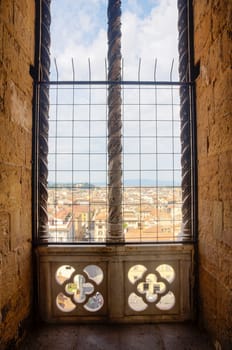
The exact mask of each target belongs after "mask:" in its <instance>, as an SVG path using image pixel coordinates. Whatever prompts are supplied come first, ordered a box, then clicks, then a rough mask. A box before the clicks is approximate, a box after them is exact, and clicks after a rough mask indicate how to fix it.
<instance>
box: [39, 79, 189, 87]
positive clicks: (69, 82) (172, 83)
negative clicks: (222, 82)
mask: <svg viewBox="0 0 232 350" xmlns="http://www.w3.org/2000/svg"><path fill="white" fill-rule="evenodd" d="M36 84H38V85H151V86H152V85H153V86H159V85H170V86H191V85H193V82H181V81H149V80H148V81H136V80H128V81H125V80H122V81H105V80H93V81H89V80H79V81H72V80H64V81H54V80H51V81H38V82H36Z"/></svg>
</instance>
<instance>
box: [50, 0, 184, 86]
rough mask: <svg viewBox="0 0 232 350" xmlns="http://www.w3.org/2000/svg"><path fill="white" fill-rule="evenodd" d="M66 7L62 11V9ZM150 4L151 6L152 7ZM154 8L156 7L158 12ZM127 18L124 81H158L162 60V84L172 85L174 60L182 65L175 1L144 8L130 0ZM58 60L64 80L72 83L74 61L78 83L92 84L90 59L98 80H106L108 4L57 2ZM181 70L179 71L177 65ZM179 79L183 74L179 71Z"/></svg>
mask: <svg viewBox="0 0 232 350" xmlns="http://www.w3.org/2000/svg"><path fill="white" fill-rule="evenodd" d="M61 3H62V5H61ZM149 3H150V4H149ZM152 5H153V7H152ZM123 10H124V12H123V14H122V53H123V58H124V79H128V80H129V79H133V80H136V79H137V75H138V60H139V58H141V59H142V66H141V79H147V80H152V79H153V75H154V60H155V58H157V60H158V65H157V78H158V79H162V80H168V79H169V71H170V66H171V62H172V59H173V58H174V59H175V61H176V63H177V56H178V54H177V35H178V34H177V9H176V2H175V1H173V0H162V1H159V2H158V1H156V2H154V1H152V2H151V1H149V0H147V1H146V2H145V1H144V2H139V1H137V0H128V1H127V2H125V4H124V6H123ZM53 11H54V16H53V22H54V24H53V27H52V43H53V44H52V50H51V51H52V56H55V57H56V58H57V62H58V66H59V75H60V79H68V80H71V79H72V66H71V58H72V57H73V58H74V59H75V67H76V70H77V72H78V73H77V74H78V79H88V74H89V73H88V58H90V59H91V72H92V79H100V78H101V79H103V80H104V79H105V62H104V60H105V58H106V56H107V34H106V30H107V28H106V26H107V23H106V22H107V18H106V12H107V5H106V1H104V0H89V1H85V0H78V1H77V2H76V1H71V0H66V2H65V4H64V1H62V2H61V1H58V0H57V1H56V2H55V1H54V5H53ZM176 67H177V65H176ZM174 78H175V79H177V69H176V70H175V76H174Z"/></svg>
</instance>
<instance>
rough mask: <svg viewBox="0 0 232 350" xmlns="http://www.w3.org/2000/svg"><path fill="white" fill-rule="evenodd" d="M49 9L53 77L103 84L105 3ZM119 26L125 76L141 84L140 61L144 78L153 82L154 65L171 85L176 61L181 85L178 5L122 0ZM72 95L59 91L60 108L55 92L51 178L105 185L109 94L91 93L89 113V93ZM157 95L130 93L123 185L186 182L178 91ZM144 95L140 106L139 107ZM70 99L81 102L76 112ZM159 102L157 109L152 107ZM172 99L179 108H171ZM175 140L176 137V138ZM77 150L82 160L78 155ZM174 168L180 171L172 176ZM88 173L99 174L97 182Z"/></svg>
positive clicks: (74, 2)
mask: <svg viewBox="0 0 232 350" xmlns="http://www.w3.org/2000/svg"><path fill="white" fill-rule="evenodd" d="M51 11H52V25H51V43H52V44H51V62H52V64H51V80H57V79H58V80H60V81H61V80H70V81H71V80H73V79H74V80H89V79H90V78H91V80H105V79H106V69H105V59H106V57H107V1H106V0H88V1H86V0H53V1H52V7H51ZM121 22H122V27H121V31H122V56H123V79H124V80H137V79H138V71H139V68H138V67H139V60H141V68H140V80H154V67H155V62H156V80H165V81H170V71H171V66H172V61H173V59H174V68H173V71H172V77H171V78H172V80H173V81H175V80H178V50H177V47H178V46H177V39H178V31H177V4H176V1H175V0H122V19H121ZM54 59H55V60H56V65H57V68H58V76H57V71H56V68H55V64H54ZM72 62H73V64H72ZM76 92H77V93H76ZM74 94H75V96H74V95H73V94H72V91H71V92H70V91H68V90H59V93H58V95H59V96H58V100H59V101H58V102H59V106H56V105H55V104H56V98H57V91H51V93H50V95H51V107H50V133H49V136H50V139H49V151H50V156H49V170H50V172H49V181H50V182H54V181H55V180H56V181H57V182H62V181H63V182H73V181H74V182H94V183H96V184H100V183H101V184H102V183H105V182H107V179H106V168H107V158H106V156H105V153H106V148H107V145H106V132H105V130H106V129H107V123H106V118H107V113H106V108H105V106H104V103H105V102H106V98H105V96H106V92H105V90H103V91H102V92H101V91H100V90H96V91H95V90H94V89H93V90H92V91H91V100H92V103H93V106H92V107H91V113H90V110H89V106H86V104H88V102H89V101H88V99H89V92H88V91H85V89H80V90H79V91H75V93H74ZM139 94H140V97H139ZM155 94H156V96H154V89H152V90H142V91H140V92H138V89H137V90H134V91H132V90H129V89H127V90H125V91H124V97H123V98H124V105H125V106H124V111H123V113H124V115H123V119H124V122H123V124H124V126H123V135H124V139H123V152H124V163H123V167H124V180H125V182H124V183H125V184H127V183H128V184H129V183H133V184H136V185H139V183H140V182H139V178H141V177H142V179H143V181H144V184H145V183H147V184H149V183H150V184H152V185H154V186H155V185H156V184H157V183H160V184H161V183H169V184H172V183H175V184H179V183H180V157H179V154H178V153H179V152H180V142H179V122H178V119H179V106H178V103H179V97H178V91H171V90H170V89H169V90H165V89H158V90H156V92H155ZM138 98H140V100H141V103H142V105H143V106H141V107H138V106H134V105H136V104H138ZM72 102H74V103H75V104H78V103H80V105H78V107H75V108H73V106H72ZM154 102H156V103H157V102H158V107H157V108H156V109H154V106H152V104H154ZM172 102H174V104H177V106H174V107H173V106H171V104H172ZM95 104H96V106H95V107H94V105H95ZM89 118H91V120H92V122H91V126H90V124H89V121H88V119H89ZM72 119H75V121H74V122H73V121H72ZM139 119H140V121H139ZM157 119H158V120H159V121H158V122H157ZM173 119H174V120H175V122H172V120H173ZM57 121H58V122H57ZM55 132H57V134H55ZM55 136H56V137H55ZM171 136H175V139H174V141H173V140H172V139H171ZM78 137H80V138H78ZM89 137H91V138H92V139H91V141H90V139H89ZM141 137H144V138H143V139H141ZM53 152H59V153H60V155H59V156H55V155H53V154H52V153H53ZM72 152H75V153H76V155H75V156H72V155H71V153H72ZM141 152H142V153H143V156H142V158H141V156H139V153H141ZM81 153H82V154H81ZM89 153H92V155H91V156H89ZM157 153H159V154H158V155H157ZM173 153H176V154H175V155H173ZM157 166H158V167H159V170H160V171H159V172H157ZM173 167H174V168H175V170H173V171H171V172H168V170H169V169H172V168H173ZM57 169H58V170H61V171H60V172H59V171H58V172H57V174H56V177H55V172H54V171H53V170H57ZM71 170H75V171H74V172H72V171H71ZM89 170H93V172H92V175H91V176H92V178H91V179H90V178H89ZM95 170H96V171H95ZM78 171H79V172H78ZM157 178H158V179H157Z"/></svg>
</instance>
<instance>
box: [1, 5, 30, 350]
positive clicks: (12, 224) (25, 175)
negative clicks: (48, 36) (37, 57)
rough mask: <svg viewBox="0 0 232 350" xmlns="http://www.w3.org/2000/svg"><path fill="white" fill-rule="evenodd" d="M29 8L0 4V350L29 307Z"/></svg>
mask: <svg viewBox="0 0 232 350" xmlns="http://www.w3.org/2000/svg"><path fill="white" fill-rule="evenodd" d="M34 7H35V2H34V1H32V0H25V1H16V0H15V1H1V2H0V32H1V35H0V36H1V40H0V150H1V151H0V349H5V348H6V347H7V344H8V345H10V346H11V348H12V349H13V348H15V347H14V346H15V344H16V343H17V339H18V338H20V337H21V336H22V334H21V329H22V327H21V324H22V321H23V320H24V319H26V318H27V317H28V315H29V314H30V309H31V303H32V296H31V291H32V262H31V260H32V259H31V149H32V147H31V145H32V142H31V140H32V95H33V91H32V78H31V76H30V74H29V68H30V64H33V60H34Z"/></svg>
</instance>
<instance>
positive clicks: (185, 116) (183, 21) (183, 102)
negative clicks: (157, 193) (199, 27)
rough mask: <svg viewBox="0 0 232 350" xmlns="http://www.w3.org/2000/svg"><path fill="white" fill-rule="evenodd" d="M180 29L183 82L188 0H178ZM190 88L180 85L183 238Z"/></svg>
mask: <svg viewBox="0 0 232 350" xmlns="http://www.w3.org/2000/svg"><path fill="white" fill-rule="evenodd" d="M178 12H179V17H178V29H179V44H178V49H179V77H180V81H181V82H188V81H189V78H190V76H189V66H190V57H189V36H188V2H187V1H186V0H178ZM189 105H190V89H189V87H188V86H187V85H182V86H180V124H181V133H180V138H181V169H182V182H181V187H182V203H183V204H182V223H183V228H182V239H183V240H190V239H191V149H190V145H191V134H190V115H189Z"/></svg>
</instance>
